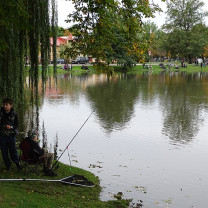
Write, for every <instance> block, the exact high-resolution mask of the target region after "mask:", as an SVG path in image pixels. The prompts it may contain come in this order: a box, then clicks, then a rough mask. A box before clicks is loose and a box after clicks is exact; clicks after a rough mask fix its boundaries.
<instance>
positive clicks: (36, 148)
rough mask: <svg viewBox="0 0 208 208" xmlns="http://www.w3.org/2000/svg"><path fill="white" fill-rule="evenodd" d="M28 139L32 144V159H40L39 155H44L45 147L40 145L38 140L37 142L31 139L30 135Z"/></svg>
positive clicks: (30, 154) (30, 155)
mask: <svg viewBox="0 0 208 208" xmlns="http://www.w3.org/2000/svg"><path fill="white" fill-rule="evenodd" d="M26 140H27V141H28V143H29V144H30V153H29V157H30V158H31V159H38V158H39V157H41V156H43V155H44V149H43V148H41V147H40V146H39V144H38V142H35V141H34V140H33V139H30V138H29V137H27V138H26Z"/></svg>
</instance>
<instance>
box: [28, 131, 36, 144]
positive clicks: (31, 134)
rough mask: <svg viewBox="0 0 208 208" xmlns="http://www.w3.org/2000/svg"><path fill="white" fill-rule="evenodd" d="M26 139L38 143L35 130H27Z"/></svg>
mask: <svg viewBox="0 0 208 208" xmlns="http://www.w3.org/2000/svg"><path fill="white" fill-rule="evenodd" d="M28 137H29V138H30V139H32V140H34V141H38V132H37V131H36V130H34V129H33V130H29V131H28Z"/></svg>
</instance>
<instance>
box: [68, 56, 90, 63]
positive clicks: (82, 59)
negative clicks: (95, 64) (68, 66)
mask: <svg viewBox="0 0 208 208" xmlns="http://www.w3.org/2000/svg"><path fill="white" fill-rule="evenodd" d="M88 62H89V59H88V57H77V58H76V59H75V60H72V64H86V63H88Z"/></svg>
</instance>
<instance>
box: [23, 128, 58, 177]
mask: <svg viewBox="0 0 208 208" xmlns="http://www.w3.org/2000/svg"><path fill="white" fill-rule="evenodd" d="M25 139H26V140H27V141H28V143H29V144H30V148H31V149H30V152H29V157H30V158H31V159H34V160H42V162H43V172H44V173H45V175H46V176H57V174H56V173H54V172H53V170H52V163H53V160H54V154H53V153H49V152H48V150H47V149H45V148H41V147H40V146H39V140H38V133H37V131H36V130H30V131H28V136H27V137H26V138H25Z"/></svg>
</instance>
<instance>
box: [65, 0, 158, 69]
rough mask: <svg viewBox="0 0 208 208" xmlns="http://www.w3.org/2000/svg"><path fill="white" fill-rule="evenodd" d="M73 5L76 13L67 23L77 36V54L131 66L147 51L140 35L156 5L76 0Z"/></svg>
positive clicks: (125, 0) (143, 1)
mask: <svg viewBox="0 0 208 208" xmlns="http://www.w3.org/2000/svg"><path fill="white" fill-rule="evenodd" d="M73 4H74V7H75V10H76V11H75V12H73V13H72V14H69V16H68V17H69V19H68V22H74V25H73V26H72V27H71V28H70V31H71V32H72V33H73V35H74V36H75V41H74V42H73V44H72V46H73V48H74V50H75V51H79V52H80V53H81V54H83V55H87V54H88V55H91V56H92V57H95V58H96V61H97V62H100V61H101V60H102V61H106V62H107V63H111V62H112V61H114V60H118V59H120V60H121V62H123V60H125V62H126V63H127V65H125V66H128V67H129V66H132V63H133V61H132V60H133V59H135V57H137V58H138V57H140V56H141V54H142V53H143V51H144V50H145V49H146V45H145V44H144V43H143V41H142V40H141V39H139V35H138V34H140V33H142V27H141V25H142V18H143V17H150V16H152V15H153V12H154V11H155V10H158V7H157V6H156V5H151V6H150V4H149V2H148V1H146V0H140V1H137V0H122V1H111V0H98V1H85V0H73ZM130 59H132V60H131V61H130Z"/></svg>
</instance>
